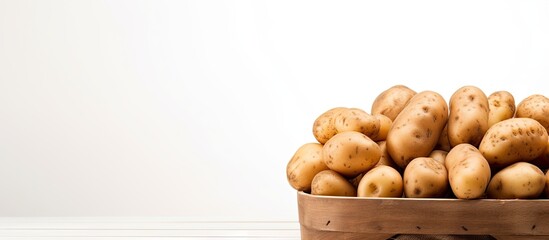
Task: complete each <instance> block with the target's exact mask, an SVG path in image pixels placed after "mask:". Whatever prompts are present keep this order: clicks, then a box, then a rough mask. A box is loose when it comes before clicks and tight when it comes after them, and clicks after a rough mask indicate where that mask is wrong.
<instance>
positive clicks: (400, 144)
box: [386, 91, 448, 168]
mask: <svg viewBox="0 0 549 240" xmlns="http://www.w3.org/2000/svg"><path fill="white" fill-rule="evenodd" d="M447 119H448V106H447V105H446V101H445V100H444V98H442V96H441V95H440V94H438V93H436V92H432V91H424V92H420V93H418V94H416V95H415V96H414V97H413V98H412V99H410V102H409V103H408V105H406V107H405V108H404V109H403V110H402V111H401V112H400V114H399V115H398V116H397V118H396V119H395V120H394V121H393V125H392V126H391V130H389V134H388V135H387V140H386V141H387V150H388V152H389V154H390V155H391V158H392V159H393V161H395V163H396V164H397V165H398V166H400V167H401V168H405V167H406V165H408V163H409V162H410V161H411V160H412V159H414V158H416V157H426V156H429V154H430V153H431V151H432V150H433V148H434V147H435V145H436V144H437V142H438V139H439V137H440V134H441V132H442V129H443V128H444V125H445V124H446V120H447Z"/></svg>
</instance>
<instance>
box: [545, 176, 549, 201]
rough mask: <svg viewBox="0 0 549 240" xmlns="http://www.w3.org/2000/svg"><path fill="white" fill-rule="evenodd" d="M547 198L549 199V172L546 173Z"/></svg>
mask: <svg viewBox="0 0 549 240" xmlns="http://www.w3.org/2000/svg"><path fill="white" fill-rule="evenodd" d="M545 197H549V171H547V172H546V173H545Z"/></svg>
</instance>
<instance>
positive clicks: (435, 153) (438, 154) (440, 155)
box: [429, 150, 448, 166]
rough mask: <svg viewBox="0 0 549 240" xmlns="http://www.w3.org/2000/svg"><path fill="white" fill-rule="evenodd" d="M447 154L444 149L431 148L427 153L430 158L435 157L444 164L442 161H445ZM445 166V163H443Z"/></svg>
mask: <svg viewBox="0 0 549 240" xmlns="http://www.w3.org/2000/svg"><path fill="white" fill-rule="evenodd" d="M447 155H448V152H447V151H444V150H433V151H432V152H431V154H429V157H430V158H433V159H435V160H436V161H437V162H439V163H442V165H445V164H444V162H445V161H446V156H447ZM445 166H446V165H445Z"/></svg>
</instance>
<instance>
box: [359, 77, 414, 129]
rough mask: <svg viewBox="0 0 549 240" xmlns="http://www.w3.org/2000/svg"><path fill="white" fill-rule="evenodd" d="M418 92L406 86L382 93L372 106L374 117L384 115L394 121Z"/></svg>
mask: <svg viewBox="0 0 549 240" xmlns="http://www.w3.org/2000/svg"><path fill="white" fill-rule="evenodd" d="M415 94H416V92H415V91H414V90H412V89H410V88H408V87H406V86H404V85H395V86H392V87H390V88H389V89H387V90H385V91H383V92H381V93H380V94H379V95H378V96H377V97H376V99H375V100H374V102H373V104H372V110H371V111H370V112H371V113H372V115H375V114H382V115H385V116H387V117H389V118H390V119H391V121H394V120H395V118H396V117H397V115H398V114H399V113H400V112H401V111H402V109H404V107H405V106H406V105H407V104H408V102H409V101H410V99H412V97H413V96H414V95H415Z"/></svg>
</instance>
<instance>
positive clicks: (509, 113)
mask: <svg viewBox="0 0 549 240" xmlns="http://www.w3.org/2000/svg"><path fill="white" fill-rule="evenodd" d="M488 107H489V112H488V127H491V126H492V125H494V124H496V123H498V122H501V121H503V120H506V119H509V118H512V117H513V116H514V115H515V110H516V109H515V108H516V107H515V98H514V97H513V95H512V94H511V93H510V92H507V91H497V92H494V93H492V94H490V96H488Z"/></svg>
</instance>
